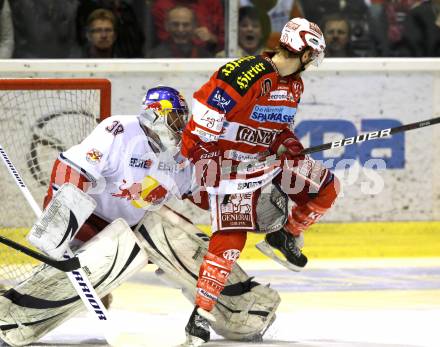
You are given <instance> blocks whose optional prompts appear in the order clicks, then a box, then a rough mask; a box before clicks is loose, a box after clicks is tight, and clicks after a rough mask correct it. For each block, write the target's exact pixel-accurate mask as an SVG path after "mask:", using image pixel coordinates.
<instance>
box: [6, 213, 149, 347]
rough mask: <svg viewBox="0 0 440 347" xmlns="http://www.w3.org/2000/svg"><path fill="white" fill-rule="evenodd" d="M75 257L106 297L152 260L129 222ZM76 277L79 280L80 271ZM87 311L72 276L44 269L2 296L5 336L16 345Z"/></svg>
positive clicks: (119, 224) (116, 226)
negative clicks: (72, 281)
mask: <svg viewBox="0 0 440 347" xmlns="http://www.w3.org/2000/svg"><path fill="white" fill-rule="evenodd" d="M75 255H79V256H80V257H81V258H82V259H83V260H84V262H83V264H84V267H83V269H84V270H85V272H86V273H87V274H88V275H89V279H90V281H91V283H92V284H93V287H94V288H95V289H96V292H97V293H98V295H99V296H100V297H103V296H105V295H107V294H108V293H110V292H111V291H112V290H114V289H115V288H116V287H117V286H119V285H120V284H121V283H123V282H124V281H126V280H127V279H128V277H130V276H131V275H132V274H134V273H135V272H137V271H138V270H140V269H141V268H142V267H143V266H144V265H146V264H147V262H148V258H147V255H146V254H145V252H144V251H143V250H142V247H140V244H139V243H138V242H137V240H136V238H135V237H134V235H133V231H132V230H131V229H130V227H129V226H128V224H127V223H126V222H125V220H123V219H117V220H115V221H114V222H113V223H111V224H110V225H108V226H107V227H106V228H105V229H104V230H102V231H101V232H100V233H99V234H98V235H97V236H95V237H94V238H93V239H91V240H90V241H88V242H87V243H85V244H84V245H83V246H82V247H81V248H79V249H78V251H77V252H75ZM74 274H75V276H79V273H77V272H76V271H74ZM92 304H93V303H92ZM83 310H85V306H84V305H83V303H82V302H81V300H80V299H79V297H78V294H77V293H76V291H75V290H74V288H73V286H72V285H71V283H70V281H69V280H68V278H67V276H66V274H65V273H64V272H60V271H58V270H56V269H54V268H52V267H51V266H47V265H41V266H39V267H38V268H37V269H36V270H35V271H34V273H33V275H32V276H31V277H30V278H29V279H27V280H26V281H24V282H22V283H21V284H19V285H18V286H16V287H15V288H12V289H10V290H8V291H6V292H5V293H3V295H1V296H0V338H1V339H2V340H4V341H5V342H6V343H8V344H9V345H11V346H23V345H27V344H30V343H32V342H35V341H37V340H39V339H40V338H41V337H43V336H44V335H45V334H46V333H48V332H49V331H51V330H53V329H54V328H56V327H57V326H59V325H60V324H61V323H63V322H64V321H66V320H67V319H68V318H69V317H71V316H73V315H75V314H77V313H78V312H80V311H83Z"/></svg>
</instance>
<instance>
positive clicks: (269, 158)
mask: <svg viewBox="0 0 440 347" xmlns="http://www.w3.org/2000/svg"><path fill="white" fill-rule="evenodd" d="M439 123H440V117H436V118H431V119H427V120H423V121H419V122H415V123H410V124H405V125H401V126H398V127H394V128H387V129H382V130H375V131H371V132H368V133H364V134H360V135H358V136H352V137H346V138H344V139H342V140H337V141H333V142H328V143H324V144H321V145H318V146H313V147H309V148H306V149H304V150H302V151H301V153H298V156H300V155H304V154H310V153H316V152H321V151H325V150H328V149H332V148H340V147H345V146H349V145H353V144H355V143H359V142H364V141H369V140H374V139H380V138H383V137H388V136H391V135H394V134H397V133H401V132H404V131H408V130H414V129H420V128H424V127H427V126H431V125H435V124H439ZM259 157H260V158H261V159H260V160H258V159H257V160H252V161H248V162H243V163H240V164H238V165H232V166H228V167H225V169H224V170H223V169H222V174H229V173H237V172H238V171H244V172H246V171H249V170H251V169H252V168H253V167H254V166H257V165H258V166H261V165H272V164H275V165H276V164H277V157H276V154H272V155H270V153H269V151H268V150H266V151H264V152H261V153H260V156H259Z"/></svg>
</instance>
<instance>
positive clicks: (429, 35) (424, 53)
mask: <svg viewBox="0 0 440 347" xmlns="http://www.w3.org/2000/svg"><path fill="white" fill-rule="evenodd" d="M402 37H403V42H404V46H405V48H406V51H405V53H406V54H405V55H408V56H412V57H440V0H428V1H424V2H422V3H420V4H419V5H417V6H415V7H414V8H412V9H411V10H410V11H409V12H408V15H407V18H406V20H405V24H404V30H403V33H402Z"/></svg>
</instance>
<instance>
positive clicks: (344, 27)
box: [322, 13, 356, 57]
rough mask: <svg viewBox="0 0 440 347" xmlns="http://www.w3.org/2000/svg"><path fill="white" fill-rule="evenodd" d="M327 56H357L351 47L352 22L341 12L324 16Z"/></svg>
mask: <svg viewBox="0 0 440 347" xmlns="http://www.w3.org/2000/svg"><path fill="white" fill-rule="evenodd" d="M322 23H323V26H322V29H323V31H324V37H325V43H326V44H327V47H326V51H325V56H326V57H356V54H355V53H354V52H353V50H352V48H351V42H350V22H349V21H348V20H347V18H346V17H345V16H343V15H342V14H340V13H335V14H330V15H327V16H324V19H323V20H322Z"/></svg>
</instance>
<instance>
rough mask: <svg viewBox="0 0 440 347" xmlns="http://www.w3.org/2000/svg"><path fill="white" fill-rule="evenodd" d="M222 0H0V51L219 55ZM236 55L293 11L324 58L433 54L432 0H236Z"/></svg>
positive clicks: (268, 44)
mask: <svg viewBox="0 0 440 347" xmlns="http://www.w3.org/2000/svg"><path fill="white" fill-rule="evenodd" d="M227 1H228V0H33V1H30V0H0V11H1V12H0V58H3V59H5V58H56V59H59V58H207V57H225V56H227V54H226V53H225V52H226V51H225V31H227V30H228V28H226V27H225V15H226V14H227V13H228V11H227V10H226V9H225V4H226V2H227ZM239 6H240V8H239V9H238V35H237V36H238V54H237V55H238V56H242V55H249V54H258V53H260V52H261V51H263V50H266V49H273V48H275V46H276V45H277V43H278V39H279V33H280V31H281V28H282V26H283V25H284V24H285V23H286V22H287V21H288V20H289V19H290V18H292V17H305V18H307V19H308V20H310V21H312V22H315V23H317V24H318V25H319V26H320V27H321V29H322V30H323V32H324V35H325V38H326V42H327V51H326V56H327V57H439V56H440V0H240V1H239Z"/></svg>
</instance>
